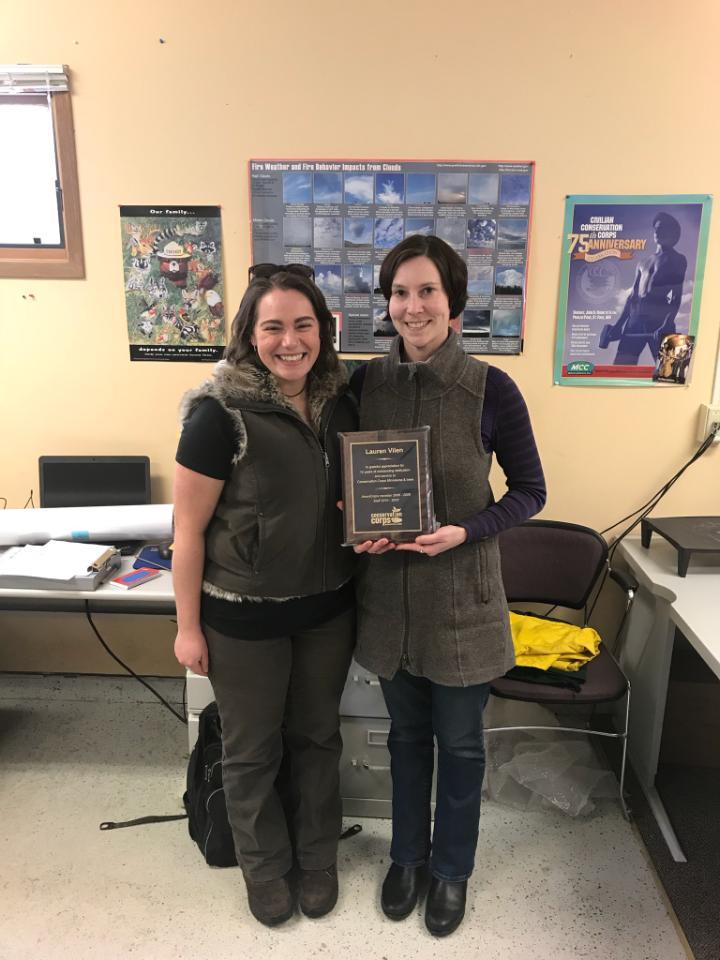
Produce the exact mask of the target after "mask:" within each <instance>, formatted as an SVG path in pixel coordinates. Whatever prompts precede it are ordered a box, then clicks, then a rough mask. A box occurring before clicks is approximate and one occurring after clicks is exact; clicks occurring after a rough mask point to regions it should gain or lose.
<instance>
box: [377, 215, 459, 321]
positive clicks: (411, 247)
mask: <svg viewBox="0 0 720 960" xmlns="http://www.w3.org/2000/svg"><path fill="white" fill-rule="evenodd" d="M415 257H428V259H430V260H432V262H433V263H434V264H435V266H436V267H437V268H438V272H439V274H440V279H441V281H442V286H443V290H444V291H445V293H446V294H447V298H448V302H449V304H450V317H451V318H452V319H455V317H459V316H460V314H461V313H462V312H463V310H464V309H465V304H466V303H467V298H468V292H467V285H468V271H467V264H466V263H465V261H464V260H463V258H462V257H461V256H460V254H459V253H456V252H455V251H454V250H453V248H452V247H451V246H449V245H448V244H447V243H445V241H444V240H441V239H440V237H433V236H430V237H424V236H421V235H420V234H415V235H413V236H412V237H405V239H404V240H401V241H400V243H398V244H397V246H395V247H393V248H392V250H391V251H390V253H388V255H387V256H386V257H385V259H384V260H383V262H382V266H381V267H380V289H381V290H382V292H383V296H384V297H385V299H386V300H389V299H390V296H391V294H392V282H393V279H394V278H395V274H396V273H397V271H398V268H399V267H400V265H401V264H402V263H405V261H406V260H413V259H414V258H415Z"/></svg>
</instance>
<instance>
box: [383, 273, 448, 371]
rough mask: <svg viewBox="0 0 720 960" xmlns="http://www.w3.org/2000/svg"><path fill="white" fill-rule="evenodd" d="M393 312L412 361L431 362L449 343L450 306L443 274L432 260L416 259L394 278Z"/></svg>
mask: <svg viewBox="0 0 720 960" xmlns="http://www.w3.org/2000/svg"><path fill="white" fill-rule="evenodd" d="M389 313H390V319H391V320H392V322H393V324H394V326H395V329H396V330H397V332H398V333H399V334H400V336H401V337H402V338H403V346H404V348H405V354H406V356H407V358H408V360H411V361H414V362H417V361H421V360H428V359H429V358H430V357H431V356H432V355H433V354H434V353H435V351H436V350H437V349H438V347H441V346H442V345H443V343H445V341H446V340H447V335H448V330H449V328H450V303H449V301H448V295H447V293H446V292H445V290H444V288H443V285H442V280H441V278H440V272H439V270H438V268H437V267H436V266H435V264H434V263H433V262H432V260H431V259H430V258H429V257H413V258H412V259H411V260H405V261H404V262H403V263H401V264H400V266H399V267H398V269H397V271H396V273H395V276H394V277H393V279H392V288H391V295H390V303H389Z"/></svg>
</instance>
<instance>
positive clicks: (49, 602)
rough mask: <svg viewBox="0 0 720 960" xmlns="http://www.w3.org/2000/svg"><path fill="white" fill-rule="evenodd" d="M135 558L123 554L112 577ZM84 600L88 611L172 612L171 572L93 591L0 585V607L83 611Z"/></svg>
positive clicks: (130, 564)
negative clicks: (126, 585) (124, 586)
mask: <svg viewBox="0 0 720 960" xmlns="http://www.w3.org/2000/svg"><path fill="white" fill-rule="evenodd" d="M134 562H135V557H123V558H122V565H121V567H120V570H119V571H118V573H116V574H115V576H119V574H121V573H129V572H130V571H131V570H132V565H133V563H134ZM85 601H87V603H88V607H89V609H90V611H91V613H149V614H152V613H157V614H163V615H167V614H172V615H174V614H175V596H174V594H173V583H172V573H170V571H168V570H163V571H162V573H161V574H160V576H159V577H155V579H154V580H149V581H148V582H147V583H143V584H141V585H140V586H139V587H133V588H132V590H122V589H121V588H120V587H114V586H113V585H112V584H111V583H107V582H106V583H103V584H101V586H99V587H98V588H97V590H18V589H14V588H8V587H0V610H44V611H50V612H58V613H62V612H66V613H67V612H69V613H73V612H77V611H84V610H85Z"/></svg>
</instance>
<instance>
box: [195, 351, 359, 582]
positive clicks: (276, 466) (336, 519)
mask: <svg viewBox="0 0 720 960" xmlns="http://www.w3.org/2000/svg"><path fill="white" fill-rule="evenodd" d="M346 379H347V378H346V374H345V371H344V369H342V368H341V369H339V370H337V371H335V372H333V373H329V374H327V375H325V376H324V377H322V378H319V379H318V378H314V379H313V378H311V379H310V381H309V384H310V396H309V401H310V414H311V420H312V428H311V427H310V426H308V424H307V423H305V422H304V421H303V419H302V418H301V417H300V416H299V415H298V413H297V412H296V411H295V409H294V408H293V407H292V406H291V404H290V403H289V402H288V400H287V399H286V398H285V397H284V396H283V395H282V393H281V392H280V391H279V390H278V387H277V384H276V381H275V379H274V377H272V376H271V375H270V374H269V373H268V371H267V370H265V369H264V368H263V367H260V366H257V365H256V364H255V363H253V362H252V361H246V362H244V363H241V364H230V363H227V362H222V363H220V364H218V367H217V368H216V371H215V374H214V376H213V378H212V379H211V380H208V381H207V382H206V383H204V384H203V385H202V386H200V387H198V388H197V389H195V390H191V391H190V392H189V393H187V394H186V395H185V397H184V398H183V404H182V408H181V416H182V418H183V420H185V419H186V418H187V417H188V416H189V415H190V414H191V413H192V411H193V410H194V409H195V407H196V406H197V404H198V403H199V402H200V401H201V400H202V399H203V398H205V397H208V396H209V397H214V398H215V400H217V401H218V402H219V403H220V405H221V406H222V407H223V409H224V410H225V411H226V412H227V413H228V414H229V416H230V418H231V420H232V422H233V425H234V428H235V436H236V441H237V446H236V452H235V456H234V458H233V467H232V472H231V474H230V476H229V478H228V479H227V481H226V483H225V486H224V488H223V491H222V494H221V495H220V500H219V502H218V505H217V507H216V509H215V513H214V515H213V517H212V519H211V520H210V523H209V524H208V527H207V530H206V534H205V572H204V580H203V591H204V592H205V593H208V594H210V595H211V596H215V597H220V598H222V599H225V600H232V601H240V600H244V599H254V600H259V599H276V600H284V599H288V598H290V597H302V596H309V595H311V594H316V593H323V592H324V591H326V590H335V589H337V588H338V587H340V586H341V585H342V584H343V583H344V582H345V581H346V580H348V578H349V577H350V576H351V575H352V572H353V569H354V561H355V558H354V554H353V552H352V550H350V549H349V548H347V547H341V546H340V544H341V543H342V539H343V532H342V514H341V512H340V511H339V510H338V508H337V506H336V503H337V500H338V499H340V495H341V494H340V491H341V483H340V451H339V443H338V439H337V434H338V432H339V431H345V430H356V429H357V405H356V403H355V401H354V398H353V397H352V395H351V394H349V393H348V390H347V384H346Z"/></svg>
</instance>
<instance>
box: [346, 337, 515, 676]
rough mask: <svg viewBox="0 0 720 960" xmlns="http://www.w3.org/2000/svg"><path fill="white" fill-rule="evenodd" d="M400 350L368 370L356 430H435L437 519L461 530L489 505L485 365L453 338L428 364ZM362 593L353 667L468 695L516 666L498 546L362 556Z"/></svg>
mask: <svg viewBox="0 0 720 960" xmlns="http://www.w3.org/2000/svg"><path fill="white" fill-rule="evenodd" d="M401 342H402V341H401V339H400V337H396V338H395V340H394V342H393V344H392V347H391V348H390V353H389V355H388V356H387V357H384V358H383V359H381V360H372V361H371V362H370V363H369V364H368V366H367V372H366V375H365V381H364V384H363V391H362V401H361V404H360V427H361V429H362V430H380V429H388V430H394V429H399V430H402V429H404V428H407V427H416V426H424V425H427V426H429V427H430V429H431V435H430V446H431V453H432V478H433V494H434V499H435V513H436V516H437V520H438V523H439V524H440V525H441V526H443V525H445V524H453V523H459V522H460V521H462V520H465V519H466V518H467V517H469V516H471V515H472V514H474V513H478V512H479V511H480V510H483V509H485V508H486V507H488V506H489V505H490V504H491V503H492V502H493V495H492V490H491V488H490V483H489V480H488V474H489V471H490V461H491V455H490V454H489V453H487V452H486V451H485V448H484V447H483V442H482V437H481V434H480V421H481V416H482V408H483V402H484V398H485V381H486V377H487V364H486V363H483V362H481V361H479V360H475V359H474V358H472V357H469V356H467V355H466V354H465V353H464V352H463V349H462V345H461V344H460V342H459V338H458V336H457V334H455V333H454V332H452V331H451V332H450V334H449V336H448V339H447V340H446V341H445V343H444V344H443V345H442V346H441V347H440V348H439V349H438V350H437V351H436V353H435V354H433V356H432V357H431V359H430V360H428V361H427V363H404V362H402V360H401V356H400V345H401ZM356 593H357V613H358V646H357V649H356V651H355V659H356V660H357V662H358V663H360V664H361V665H362V666H363V667H366V668H367V669H368V670H371V671H372V672H373V673H377V674H379V675H380V676H381V677H386V678H388V679H391V678H392V677H393V675H394V674H395V671H396V670H398V669H405V670H407V671H408V672H409V673H411V674H414V675H415V676H419V677H427V679H428V680H432V681H434V682H435V683H439V684H443V685H445V686H449V687H465V686H469V685H471V684H476V683H485V682H487V681H488V680H494V679H495V678H496V677H499V676H502V674H504V673H505V672H506V671H507V670H509V669H510V667H512V666H513V665H514V663H515V657H514V653H513V645H512V637H511V634H510V621H509V616H508V608H507V603H506V601H505V592H504V590H503V585H502V577H501V573H500V554H499V552H498V546H497V540H496V539H488V540H483V541H481V542H480V543H463V544H461V545H460V546H458V547H455V548H454V549H453V550H447V551H446V552H445V553H441V554H439V555H438V556H436V557H428V556H423V555H422V554H418V553H410V552H407V553H406V552H402V553H401V552H390V553H386V554H383V555H381V556H377V557H372V556H368V557H364V558H363V563H362V564H361V567H360V574H359V576H358V579H357V590H356Z"/></svg>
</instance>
